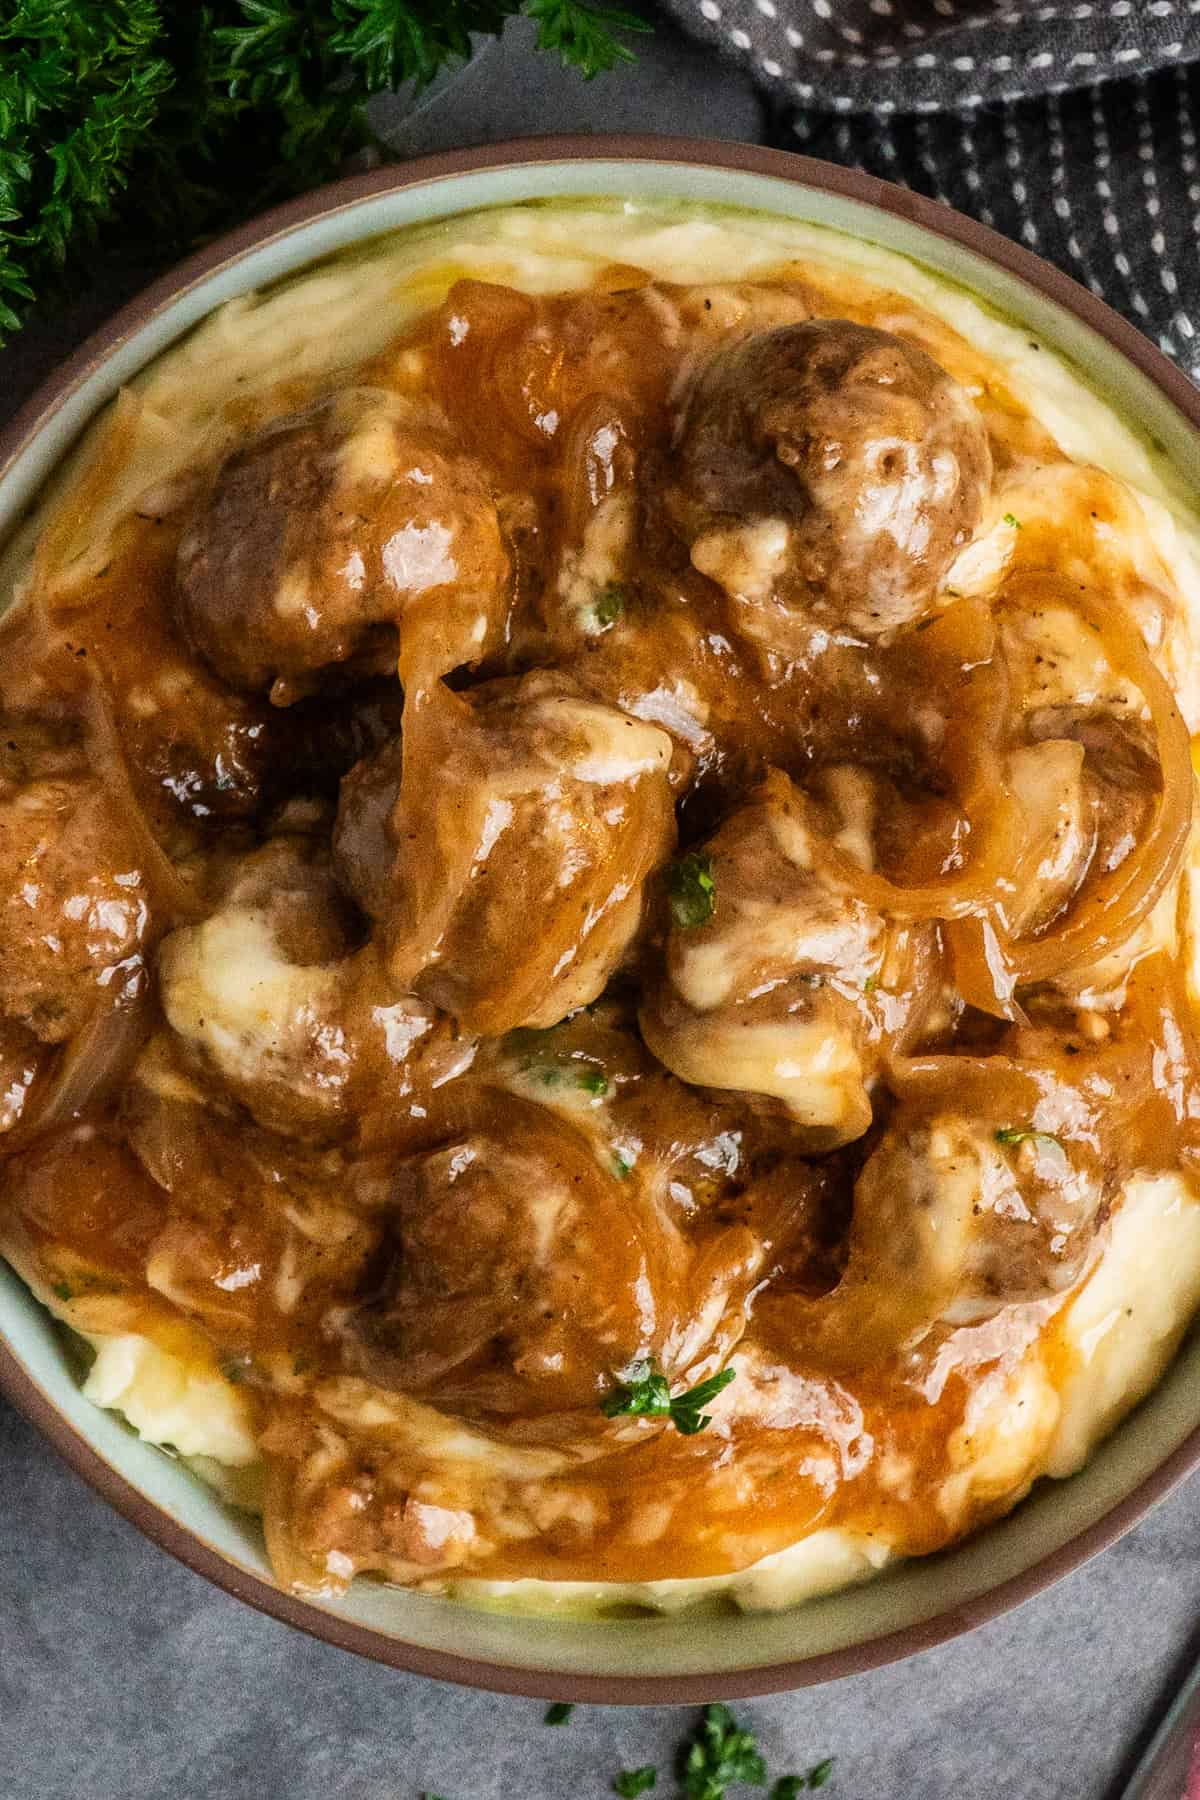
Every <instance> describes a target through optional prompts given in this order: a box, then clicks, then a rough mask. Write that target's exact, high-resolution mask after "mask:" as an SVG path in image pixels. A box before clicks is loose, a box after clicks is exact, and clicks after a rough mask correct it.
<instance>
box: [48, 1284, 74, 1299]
mask: <svg viewBox="0 0 1200 1800" xmlns="http://www.w3.org/2000/svg"><path fill="white" fill-rule="evenodd" d="M50 1291H51V1293H52V1294H57V1295H58V1297H59V1299H60V1300H71V1299H73V1298H74V1294H75V1290H74V1288H72V1287H70V1286H69V1285H68V1283H67V1282H65V1281H56V1282H55V1284H54V1286H53V1287H52V1288H51V1290H50Z"/></svg>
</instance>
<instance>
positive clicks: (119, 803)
mask: <svg viewBox="0 0 1200 1800" xmlns="http://www.w3.org/2000/svg"><path fill="white" fill-rule="evenodd" d="M84 728H85V731H86V733H87V747H88V755H89V758H90V760H91V764H92V768H93V770H94V771H95V773H96V774H97V775H99V776H100V777H101V779H102V781H103V782H104V789H105V793H106V795H107V797H108V799H109V801H110V802H111V803H112V805H113V807H114V809H115V810H116V811H117V813H118V814H119V815H120V819H121V823H122V824H123V825H124V826H125V828H126V830H127V831H128V833H129V837H130V841H131V843H132V844H133V845H134V846H136V848H137V851H138V854H139V856H140V858H141V860H142V863H143V868H144V874H145V879H146V884H147V886H148V887H149V889H150V894H151V897H152V899H153V901H154V914H155V916H154V929H155V931H156V933H161V932H162V931H164V930H166V929H167V928H168V926H170V925H173V924H180V923H182V922H183V921H185V920H188V919H194V918H197V917H198V916H199V906H198V903H197V900H196V897H195V895H194V894H193V893H192V891H191V889H190V888H189V887H188V885H187V883H186V882H185V881H184V880H183V877H182V876H181V875H180V873H179V871H178V870H177V869H176V867H175V865H174V863H173V862H172V861H171V859H170V857H169V856H168V855H167V853H166V851H165V850H164V849H163V847H162V845H161V844H160V843H159V841H158V839H157V838H156V837H155V835H154V833H153V831H152V830H151V829H150V823H149V820H148V819H147V818H146V814H145V812H144V810H143V808H142V804H141V802H140V801H139V799H138V797H137V794H136V793H135V792H134V787H133V782H132V780H131V779H130V775H129V765H128V763H127V761H126V758H125V752H124V749H123V748H122V745H121V737H120V733H119V732H118V730H117V723H116V720H115V719H114V718H113V711H112V702H111V700H110V698H109V695H108V693H107V691H106V690H105V688H104V686H103V684H102V683H101V681H100V679H99V677H98V676H93V679H92V681H91V682H90V684H89V686H88V690H87V694H86V696H85V699H84Z"/></svg>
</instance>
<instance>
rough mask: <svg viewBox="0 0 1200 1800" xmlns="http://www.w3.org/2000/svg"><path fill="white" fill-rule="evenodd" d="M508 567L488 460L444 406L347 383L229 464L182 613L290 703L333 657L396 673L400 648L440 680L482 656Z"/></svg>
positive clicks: (197, 633)
mask: <svg viewBox="0 0 1200 1800" xmlns="http://www.w3.org/2000/svg"><path fill="white" fill-rule="evenodd" d="M508 573H509V571H508V558H507V555H506V552H505V549H504V545H503V543H502V541H501V534H500V526H499V522H498V519H497V513H496V506H495V503H494V501H493V498H492V495H491V492H490V490H489V487H488V483H487V479H486V476H485V473H484V470H483V467H482V465H481V464H480V463H479V462H477V461H476V460H475V459H473V458H471V457H469V456H467V455H465V454H464V453H463V452H462V451H461V450H460V448H459V447H458V445H457V444H456V442H455V440H454V437H453V435H452V434H451V431H450V428H449V426H448V425H447V423H446V421H445V419H444V418H443V417H442V415H441V414H439V413H438V412H436V411H435V410H434V409H433V408H431V407H428V406H418V405H417V404H416V403H414V402H412V401H407V400H403V399H401V398H400V397H399V396H397V395H395V394H391V393H387V392H384V391H383V390H379V389H374V388H350V389H347V390H345V391H344V392H343V393H340V394H338V395H336V396H335V397H334V398H333V399H331V400H328V401H326V402H325V403H324V404H323V405H321V406H318V407H315V408H314V409H313V410H311V411H310V412H307V413H303V414H300V415H298V416H295V417H292V418H288V419H285V420H283V421H282V422H281V423H278V424H275V425H273V426H271V427H269V428H268V429H267V430H266V431H264V432H263V433H262V434H261V435H260V436H258V437H257V438H255V439H253V440H252V441H251V442H250V443H249V444H247V445H245V446H244V447H243V448H241V449H239V450H237V451H235V452H234V454H233V455H232V456H230V457H229V458H228V459H227V461H226V462H225V463H224V464H223V465H222V467H221V468H220V470H219V471H218V472H217V475H216V478H215V481H214V482H213V484H212V486H211V488H210V489H209V491H208V493H207V494H206V496H205V498H204V500H203V501H202V503H201V505H200V508H199V510H198V512H197V514H196V516H195V518H194V519H193V521H192V524H191V527H190V529H189V530H188V532H187V533H186V534H185V536H184V538H183V541H182V543H181V545H180V550H179V565H178V586H177V592H176V611H177V615H178V618H179V622H180V624H181V626H182V627H183V630H184V631H185V633H186V634H187V636H188V638H189V639H190V640H191V642H192V643H193V644H194V645H195V647H196V649H197V650H199V652H200V653H201V655H202V656H204V657H205V658H206V660H207V661H208V662H209V663H210V664H211V666H212V667H213V668H214V669H215V670H216V672H217V673H218V674H219V675H221V676H222V677H223V678H224V679H225V680H226V681H227V682H229V683H230V684H231V685H232V686H233V687H236V688H241V689H244V690H246V691H248V692H261V691H263V690H265V689H267V688H271V689H272V697H273V698H274V699H275V700H276V701H277V702H280V703H284V702H287V701H289V700H292V699H295V698H296V697H298V696H299V695H301V694H303V693H305V692H307V691H309V689H310V688H311V687H312V685H313V678H314V677H315V675H316V674H317V673H318V672H319V671H320V670H322V669H325V668H328V667H329V666H330V665H333V664H342V663H347V662H350V661H351V660H353V661H354V663H355V666H356V667H361V668H365V669H369V670H375V671H381V670H385V669H387V668H388V667H389V666H394V663H395V658H396V655H397V645H398V643H399V644H402V645H403V646H404V647H405V650H406V652H407V653H408V654H409V656H410V659H411V658H413V657H416V658H417V659H418V660H419V662H420V664H421V666H422V667H424V668H426V669H429V668H431V667H432V670H433V672H434V673H440V672H444V671H446V670H449V669H453V668H456V667H457V666H459V665H460V664H462V663H477V662H479V661H480V659H481V658H482V657H484V656H486V655H487V654H488V653H489V652H490V651H492V650H494V649H496V648H497V647H498V645H499V644H500V643H501V642H502V641H503V639H504V636H505V633H506V630H507V612H508ZM398 634H399V635H398Z"/></svg>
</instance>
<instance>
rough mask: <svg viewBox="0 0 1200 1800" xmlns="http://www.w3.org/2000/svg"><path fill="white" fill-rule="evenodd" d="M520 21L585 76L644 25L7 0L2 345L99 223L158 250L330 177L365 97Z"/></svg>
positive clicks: (453, 10) (504, 12)
mask: <svg viewBox="0 0 1200 1800" xmlns="http://www.w3.org/2000/svg"><path fill="white" fill-rule="evenodd" d="M518 14H520V15H523V16H524V17H526V18H528V19H531V20H532V21H533V22H534V24H535V25H536V28H537V42H538V45H539V47H540V48H541V49H543V50H547V51H552V52H556V53H557V54H558V55H559V56H560V57H561V58H562V60H563V62H565V63H567V64H569V65H570V66H571V67H573V68H575V69H577V70H578V71H579V73H580V75H582V76H583V78H584V79H585V80H590V79H591V78H592V77H593V76H595V75H598V74H600V73H601V72H602V71H604V70H606V69H611V68H613V67H615V66H616V64H617V63H619V62H625V61H628V60H629V59H630V58H631V55H632V52H631V50H630V48H629V45H628V43H627V42H626V39H627V37H628V36H629V34H631V33H634V32H639V31H645V30H647V29H648V27H647V25H646V23H645V22H644V21H643V20H641V19H639V18H636V17H635V16H634V15H632V14H631V13H628V12H625V11H624V10H623V9H621V8H619V7H618V8H614V7H609V6H606V5H604V4H603V0H203V3H201V0H69V4H68V3H67V0H7V4H5V5H4V6H0V342H3V339H4V337H5V335H7V334H9V333H11V332H13V331H15V330H17V329H18V328H19V326H20V324H21V323H22V321H23V320H24V319H25V318H27V317H28V315H29V313H30V311H31V310H32V308H33V307H34V306H35V305H37V304H38V303H39V301H40V300H42V299H43V298H44V297H45V296H47V295H51V294H53V293H55V292H56V291H57V292H59V293H70V292H72V291H75V290H76V289H77V287H78V286H79V284H80V283H82V282H84V281H86V280H87V279H88V277H89V275H90V273H91V266H92V263H93V261H94V252H95V250H96V248H97V246H98V245H100V244H101V243H102V239H103V234H104V230H105V227H107V226H112V227H114V229H115V231H116V232H117V233H118V234H119V239H120V243H121V246H122V249H123V250H124V251H126V252H128V251H130V250H131V249H132V250H135V251H137V252H139V253H141V254H143V255H146V256H151V257H154V258H159V259H161V258H164V257H169V256H173V255H177V254H179V253H180V252H182V251H183V250H185V249H188V248H190V247H192V246H193V245H194V244H196V243H197V242H199V241H200V240H202V239H203V238H204V237H206V236H209V235H211V234H212V233H213V232H214V231H219V230H221V229H223V228H224V227H226V226H228V225H231V224H233V223H235V222H236V221H237V220H238V219H242V218H245V217H247V216H248V215H249V214H251V213H253V212H255V211H257V210H259V209H260V208H262V207H264V206H268V205H271V204H273V203H274V202H275V201H277V200H281V199H285V198H286V197H287V196H288V195H290V194H295V193H300V192H303V191H304V189H306V188H309V187H312V186H314V185H315V184H316V183H317V182H320V181H324V180H327V179H328V178H329V177H330V176H331V175H334V174H336V173H337V170H338V168H339V166H340V165H341V164H342V162H343V161H344V159H345V158H346V156H347V155H349V154H350V153H351V152H353V151H354V150H356V149H358V148H359V147H361V146H362V145H363V144H365V143H367V142H369V141H370V139H371V133H370V130H369V128H368V126H367V123H366V119H365V116H364V106H365V103H366V101H367V99H368V98H369V97H370V96H371V95H372V94H375V93H379V92H381V91H384V90H386V89H389V88H393V87H397V86H399V85H400V84H401V83H403V82H406V81H413V82H416V83H417V84H418V85H424V84H427V83H428V82H429V81H431V80H432V79H433V77H434V76H435V75H436V74H437V73H438V71H439V70H441V69H442V68H444V67H446V66H447V65H449V64H453V63H455V62H459V61H463V60H465V59H466V58H467V57H468V56H469V55H470V54H471V49H472V42H471V40H472V37H473V35H480V34H482V35H485V36H495V35H496V34H498V33H499V32H500V31H501V30H502V29H503V27H504V23H505V21H506V20H507V19H509V18H511V17H514V16H516V15H518Z"/></svg>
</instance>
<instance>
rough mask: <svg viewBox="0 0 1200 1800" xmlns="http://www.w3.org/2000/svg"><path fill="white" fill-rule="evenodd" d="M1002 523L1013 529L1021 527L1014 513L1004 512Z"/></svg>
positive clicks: (1016, 529) (1018, 529) (1017, 529)
mask: <svg viewBox="0 0 1200 1800" xmlns="http://www.w3.org/2000/svg"><path fill="white" fill-rule="evenodd" d="M1004 523H1005V524H1006V525H1011V526H1012V528H1013V530H1014V531H1020V529H1021V521H1020V519H1018V517H1017V515H1016V514H1015V513H1005V515H1004Z"/></svg>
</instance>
